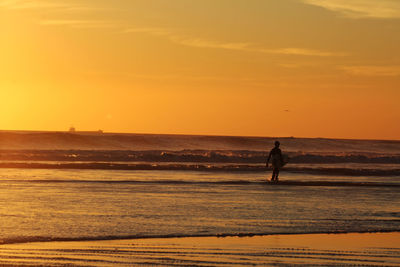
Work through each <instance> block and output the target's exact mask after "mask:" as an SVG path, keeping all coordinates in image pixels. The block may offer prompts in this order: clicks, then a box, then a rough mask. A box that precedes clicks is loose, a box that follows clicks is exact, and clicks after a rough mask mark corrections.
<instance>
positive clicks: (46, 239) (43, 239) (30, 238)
mask: <svg viewBox="0 0 400 267" xmlns="http://www.w3.org/2000/svg"><path fill="white" fill-rule="evenodd" d="M396 232H400V228H399V229H396V230H387V229H379V230H367V231H308V232H301V231H299V232H262V233H217V234H165V235H151V234H149V235H146V234H141V235H113V236H109V235H108V236H83V237H49V236H28V237H10V238H3V239H0V244H18V243H32V242H69V241H101V240H126V239H156V238H158V239H166V238H185V237H220V238H224V237H254V236H270V235H304V234H351V233H360V234H363V233H396Z"/></svg>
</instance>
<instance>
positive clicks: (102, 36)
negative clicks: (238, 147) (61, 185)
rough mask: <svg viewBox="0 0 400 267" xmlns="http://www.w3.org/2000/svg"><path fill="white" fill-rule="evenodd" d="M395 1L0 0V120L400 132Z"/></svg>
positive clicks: (370, 135) (306, 133)
mask: <svg viewBox="0 0 400 267" xmlns="http://www.w3.org/2000/svg"><path fill="white" fill-rule="evenodd" d="M399 32H400V1H398V0H380V1H376V0H218V1H216V0H197V1H196V0H193V1H189V0H112V1H110V0H34V1H32V0H0V59H1V60H0V129H1V130H50V131H62V130H68V129H69V128H70V127H71V126H73V127H75V128H76V129H77V130H99V129H102V130H103V131H106V132H132V133H168V134H211V135H242V136H295V137H328V138H357V139H396V140H399V139H400V123H399V121H400V105H399V102H400V101H399V100H400V49H399V47H400V34H399Z"/></svg>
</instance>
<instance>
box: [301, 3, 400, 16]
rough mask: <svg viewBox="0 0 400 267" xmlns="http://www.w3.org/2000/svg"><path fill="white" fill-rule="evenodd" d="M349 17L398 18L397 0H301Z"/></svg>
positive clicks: (399, 13) (399, 12)
mask: <svg viewBox="0 0 400 267" xmlns="http://www.w3.org/2000/svg"><path fill="white" fill-rule="evenodd" d="M301 1H302V2H304V3H306V4H310V5H314V6H319V7H322V8H325V9H328V10H331V11H335V12H340V13H341V14H343V15H345V16H347V17H350V18H380V19H392V18H400V1H399V0H301Z"/></svg>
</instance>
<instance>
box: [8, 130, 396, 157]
mask: <svg viewBox="0 0 400 267" xmlns="http://www.w3.org/2000/svg"><path fill="white" fill-rule="evenodd" d="M277 139H279V141H281V143H282V147H283V149H284V150H286V151H305V152H315V151H318V152H321V151H330V152H352V151H358V152H373V153H399V151H400V141H395V140H351V139H328V138H295V137H280V138H277V137H246V136H206V135H168V134H127V133H125V134H124V133H100V132H74V133H68V132H30V131H0V148H1V149H25V150H27V149H32V150H33V149H36V150H45V149H47V150H54V149H60V150H61V149H62V150H71V149H75V150H85V149H86V150H157V149H162V150H179V149H192V150H193V149H206V150H258V151H265V150H266V149H267V148H272V147H271V146H273V143H274V141H275V140H277Z"/></svg>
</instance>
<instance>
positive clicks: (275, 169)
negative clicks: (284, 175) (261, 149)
mask: <svg viewBox="0 0 400 267" xmlns="http://www.w3.org/2000/svg"><path fill="white" fill-rule="evenodd" d="M280 145H281V143H279V141H275V147H274V148H273V149H271V152H269V156H268V159H267V164H266V166H267V168H268V163H269V161H270V160H271V158H272V178H271V181H276V182H277V181H278V176H279V169H280V167H281V166H282V163H283V158H282V151H281V149H280V148H279V146H280Z"/></svg>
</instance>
